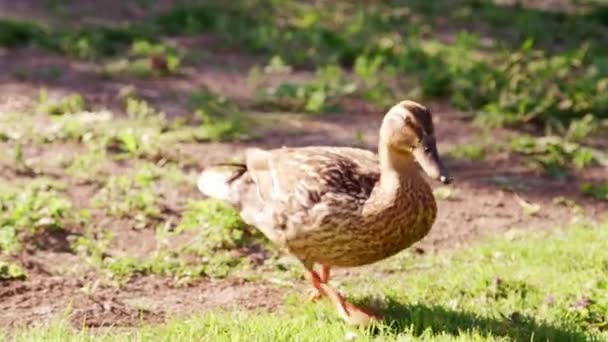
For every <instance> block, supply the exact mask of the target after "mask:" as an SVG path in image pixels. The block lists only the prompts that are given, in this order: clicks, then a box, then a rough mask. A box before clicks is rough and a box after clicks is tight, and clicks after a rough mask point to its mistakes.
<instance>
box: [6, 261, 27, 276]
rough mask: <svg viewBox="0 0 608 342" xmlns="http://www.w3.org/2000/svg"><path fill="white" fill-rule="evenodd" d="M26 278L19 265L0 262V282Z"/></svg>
mask: <svg viewBox="0 0 608 342" xmlns="http://www.w3.org/2000/svg"><path fill="white" fill-rule="evenodd" d="M26 276H27V275H26V274H25V272H24V271H23V269H21V267H19V265H17V264H14V263H9V262H5V261H2V260H0V281H2V280H23V279H25V278H26Z"/></svg>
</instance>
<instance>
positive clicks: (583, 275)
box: [13, 223, 608, 341]
mask: <svg viewBox="0 0 608 342" xmlns="http://www.w3.org/2000/svg"><path fill="white" fill-rule="evenodd" d="M607 238H608V224H607V223H604V224H599V225H596V226H595V227H590V226H584V225H579V226H574V227H569V228H568V229H565V230H560V231H557V232H553V233H532V234H531V233H529V232H521V233H518V232H511V233H509V234H508V235H506V236H502V237H497V238H495V239H493V240H490V241H486V242H483V243H480V244H478V245H476V246H474V247H472V248H470V249H467V250H464V251H457V252H452V253H442V254H439V255H436V256H423V257H415V256H413V255H410V254H408V253H402V254H401V255H399V256H397V257H395V258H392V259H389V260H388V261H385V262H383V263H381V264H379V265H378V266H377V267H376V268H378V269H380V270H387V269H392V270H393V271H397V272H391V273H383V275H382V276H381V277H377V276H374V277H370V275H369V274H367V273H365V272H364V273H358V275H354V276H351V277H350V278H347V280H346V282H345V283H343V285H342V286H341V287H342V288H343V290H344V291H345V292H346V293H348V294H349V297H351V298H352V299H354V300H355V301H356V302H359V303H362V304H364V305H370V304H372V305H375V306H376V307H379V308H381V309H382V310H383V312H384V313H385V315H386V317H387V319H386V320H385V321H384V322H382V323H380V324H379V325H377V326H375V327H372V328H368V329H356V328H351V327H348V326H347V325H345V324H344V323H342V322H341V321H340V320H339V319H338V317H337V316H336V314H335V313H334V311H333V309H332V308H330V307H329V305H328V304H327V303H319V304H304V305H302V302H301V299H300V298H299V297H301V296H302V294H298V295H295V296H292V297H291V299H290V300H289V301H288V303H287V304H286V308H285V309H284V312H277V313H262V312H257V313H253V312H242V311H240V312H236V311H235V312H230V311H228V312H210V313H207V314H204V315H201V316H195V317H192V318H189V319H185V320H184V319H175V320H170V321H169V322H168V323H166V324H161V325H153V326H144V327H142V328H140V329H137V330H132V331H123V332H120V331H87V330H82V331H74V330H72V329H71V328H69V327H68V326H66V325H64V324H61V323H57V324H55V325H51V326H50V327H39V328H33V329H27V330H21V331H16V332H15V334H14V336H13V337H14V338H15V340H17V341H20V340H31V339H34V340H42V339H44V340H56V339H59V340H74V341H88V340H91V339H95V340H112V341H117V340H148V339H154V340H159V339H160V340H171V341H191V340H213V341H234V340H251V338H252V336H255V338H254V340H260V341H261V340H276V341H285V340H301V341H308V340H342V339H347V340H350V339H355V340H364V341H365V340H404V339H406V340H407V339H412V338H415V339H421V340H440V341H444V340H445V341H452V340H454V341H470V340H475V341H477V340H479V341H486V340H488V341H494V340H516V341H524V340H526V341H587V340H597V341H600V340H604V339H606V338H608V278H607V270H608V255H607V254H606V253H605V246H604V241H606V239H607ZM565 279H567V281H565Z"/></svg>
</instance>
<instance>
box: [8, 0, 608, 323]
mask: <svg viewBox="0 0 608 342" xmlns="http://www.w3.org/2000/svg"><path fill="white" fill-rule="evenodd" d="M17 3H18V4H20V5H17ZM28 3H32V4H33V3H34V2H31V1H30V2H28V1H22V2H21V1H20V2H15V1H1V0H0V13H2V15H3V16H11V15H13V16H17V17H22V16H26V15H29V18H32V17H34V18H38V17H43V16H44V11H34V8H35V6H30V7H28V6H27V4H28ZM77 3H85V2H84V1H80V2H78V1H77ZM86 3H87V5H90V2H86ZM97 3H113V2H112V1H107V2H97ZM160 3H164V1H161V2H160ZM159 6H162V5H159ZM117 11H118V10H117ZM132 11H133V12H129V10H125V12H120V11H119V13H118V15H117V16H114V15H108V18H104V17H103V16H101V17H100V18H99V20H105V19H108V20H110V19H112V18H115V19H116V18H122V16H128V17H133V16H135V17H137V16H138V15H140V14H139V13H138V12H137V11H136V10H135V9H132ZM101 12H102V13H107V12H104V11H101ZM110 13H112V12H110ZM125 13H126V14H125ZM89 18H90V17H89ZM43 19H44V18H42V19H41V20H43ZM85 19H86V18H84V19H83V21H84V20H85ZM210 42H211V43H210ZM212 43H213V40H212V39H211V40H210V39H206V37H199V39H198V40H192V39H184V40H183V44H194V45H196V46H198V47H203V46H205V44H212ZM214 59H217V60H218V61H222V63H225V64H229V65H231V66H235V65H236V66H238V67H240V69H244V70H247V66H249V65H251V64H252V63H253V62H252V59H247V58H244V57H242V56H241V57H239V56H234V55H231V54H228V55H227V56H226V58H221V56H214ZM0 65H2V66H3V67H2V68H1V69H0V115H1V114H2V113H3V112H9V111H20V110H24V109H27V108H28V106H29V105H30V103H31V99H32V98H35V97H36V95H37V93H38V90H39V88H40V87H47V88H48V89H49V91H50V94H51V95H57V94H62V93H66V92H72V91H74V92H79V93H81V94H83V95H84V96H85V97H86V98H87V100H88V101H89V102H91V103H93V105H94V106H96V107H105V108H109V109H111V110H113V111H115V112H117V113H120V112H121V110H122V106H120V104H119V102H118V99H117V97H116V96H117V94H118V92H119V91H120V89H121V88H122V87H124V86H127V85H130V84H133V85H135V86H136V88H137V91H138V92H139V93H140V94H142V96H144V97H145V98H146V99H148V100H149V101H151V102H152V103H153V104H154V105H156V106H157V107H159V108H160V109H161V110H163V111H165V112H167V114H168V115H169V116H172V117H173V116H178V115H185V114H188V111H187V109H186V107H185V106H184V103H185V98H186V96H182V95H180V94H186V93H187V92H188V91H191V90H196V89H197V88H199V87H203V86H205V87H210V88H212V89H213V90H214V91H218V92H220V93H222V94H224V95H226V96H230V97H233V98H236V99H237V100H243V101H246V100H247V98H248V97H250V96H251V90H250V89H249V88H248V87H247V86H246V84H247V83H246V73H245V72H241V71H234V70H235V68H234V67H230V68H224V67H221V66H218V65H214V67H209V62H208V61H204V62H201V63H200V65H194V66H192V68H190V69H189V70H188V71H187V72H186V73H185V75H182V76H179V77H172V78H166V79H162V80H135V79H104V78H102V77H100V76H99V75H98V74H96V72H95V67H94V65H92V64H90V63H87V62H82V61H74V60H70V59H66V58H63V57H58V56H51V55H48V54H45V53H43V52H40V51H38V50H35V49H32V48H25V49H18V50H0ZM48 67H56V68H59V69H60V70H61V71H62V73H61V76H60V77H59V78H56V79H55V78H49V77H48V76H45V75H44V73H36V70H43V69H44V68H48ZM17 70H29V71H31V72H29V73H28V76H27V77H26V78H25V79H20V78H19V77H16V75H15V71H17ZM297 77H307V75H306V74H305V73H304V74H303V75H298V76H297ZM167 89H170V90H171V91H167ZM427 104H428V105H429V107H431V109H433V110H434V111H435V112H436V113H437V121H436V125H437V128H436V129H437V137H438V138H439V144H440V146H439V148H440V150H441V151H448V150H449V149H450V148H451V147H452V146H454V145H456V144H461V143H466V142H471V141H475V139H477V137H478V136H479V133H480V132H478V130H477V129H476V128H475V127H474V126H473V125H472V124H471V123H470V122H469V121H468V119H466V118H465V117H464V115H463V114H462V113H459V112H457V111H455V110H453V109H452V108H450V107H449V106H446V105H444V104H442V103H427ZM345 107H346V108H348V111H347V112H348V114H342V115H333V116H323V117H318V118H310V117H305V118H304V117H302V116H298V115H293V114H285V115H281V116H280V117H271V116H268V115H266V117H267V119H268V120H270V121H271V122H273V123H276V124H272V125H270V124H269V125H266V126H265V127H266V128H264V132H265V133H264V134H262V135H261V137H260V138H256V139H253V140H251V141H248V142H243V143H238V144H237V143H235V144H228V143H200V144H192V143H191V144H181V145H180V146H179V150H180V153H182V154H183V155H184V157H185V159H186V160H192V161H193V164H192V165H190V166H189V168H190V169H191V170H193V171H196V170H200V169H201V168H202V167H204V166H205V165H207V164H208V163H210V162H214V161H220V160H224V159H225V158H226V157H229V156H232V155H235V154H239V153H240V152H241V151H242V150H243V148H245V147H247V146H260V147H267V148H268V147H280V146H282V145H290V146H303V145H312V144H323V145H356V144H359V142H358V141H357V140H356V139H355V135H356V134H355V133H356V132H361V133H362V134H363V137H364V141H363V145H364V147H365V148H370V149H373V148H374V144H375V141H376V139H377V127H376V126H377V122H378V121H379V118H380V116H381V114H382V113H381V111H378V110H372V109H371V108H369V106H365V105H362V104H360V103H355V102H353V103H348V104H346V106H345ZM261 116H265V114H263V115H261ZM371 123H373V124H371ZM508 134H509V132H508V131H496V132H493V135H494V136H497V137H500V136H508ZM45 146H48V147H49V149H45V150H40V149H28V150H26V151H25V153H26V157H27V158H39V159H41V158H42V157H44V158H43V159H46V158H48V157H50V156H51V154H52V153H54V154H57V153H59V152H60V153H62V154H66V155H73V154H77V153H78V147H77V146H69V145H59V144H56V145H55V144H51V145H45ZM5 147H6V146H3V145H2V143H0V149H2V150H6V148H5ZM50 152H52V153H50ZM0 161H1V160H0ZM446 164H447V166H448V168H449V169H450V170H451V172H452V174H453V176H454V178H455V184H454V186H455V188H456V189H457V193H456V195H455V196H454V198H451V199H449V200H443V201H440V202H439V217H438V219H437V221H436V224H435V226H434V228H433V230H432V232H431V233H430V234H429V235H428V236H427V237H426V238H425V239H424V240H423V241H421V242H420V243H419V244H417V245H416V246H415V247H416V248H417V249H418V251H424V252H437V251H441V250H442V249H446V248H455V247H461V246H463V245H466V244H469V243H471V242H472V241H476V240H478V239H480V238H482V237H483V236H485V235H488V234H501V233H504V232H507V231H509V230H512V229H530V230H535V229H551V228H555V227H561V226H564V225H565V224H568V223H569V222H571V221H573V220H576V218H577V217H578V216H577V215H575V214H574V211H573V208H570V207H567V206H565V205H563V204H559V203H556V202H555V201H554V200H555V198H556V197H558V196H564V197H566V198H569V199H573V200H575V201H576V202H577V203H579V204H580V205H581V207H582V208H583V211H584V213H583V214H582V215H581V216H584V217H587V218H599V217H600V216H602V215H605V214H606V213H607V210H608V204H607V203H606V202H600V201H596V200H593V199H590V198H587V197H582V196H581V195H580V191H579V187H580V184H581V183H582V182H584V181H587V180H599V179H602V178H603V179H606V174H608V173H607V172H608V170H607V169H606V168H596V169H591V170H587V171H585V172H579V173H577V174H575V175H574V179H571V180H569V181H566V182H560V181H556V180H554V179H551V178H548V177H545V176H541V175H538V174H535V173H534V172H532V171H530V170H529V168H527V167H526V166H525V163H524V161H523V160H521V159H520V158H518V157H517V156H514V155H512V154H508V153H503V154H495V155H490V156H488V158H486V159H485V160H484V161H483V162H479V161H463V160H455V159H450V158H446ZM0 165H1V164H0ZM122 169H124V165H120V164H118V163H113V164H112V165H109V166H108V168H107V169H106V172H115V173H120V172H121V170H122ZM43 175H45V176H51V177H56V178H58V179H62V180H65V181H68V182H70V181H69V179H67V176H66V175H65V172H64V170H62V169H61V168H53V167H45V168H44V170H43ZM0 176H2V178H4V179H7V180H17V179H19V178H22V177H25V176H23V175H20V174H18V172H15V171H14V170H11V169H10V168H6V167H5V168H0ZM505 182H506V183H508V185H509V186H508V187H505V185H504V183H505ZM69 185H70V189H69V191H68V194H69V196H70V197H71V199H72V200H73V201H74V202H75V203H83V202H84V203H86V201H87V200H88V199H89V198H90V197H91V195H92V194H93V193H94V192H95V191H96V185H95V184H89V183H73V182H72V183H69ZM433 185H434V186H436V185H437V184H433ZM163 194H164V202H165V203H166V205H167V207H168V208H169V209H168V210H169V211H170V213H168V214H166V218H167V219H170V218H176V217H177V216H178V215H179V209H180V208H181V205H182V204H183V201H184V200H185V199H187V198H200V197H201V195H200V194H198V192H196V190H195V188H194V185H193V186H192V189H190V190H184V189H182V190H179V191H177V192H172V190H171V189H166V191H164V192H163ZM520 199H524V200H526V201H528V202H531V203H536V204H539V205H540V210H539V211H538V212H537V213H535V214H534V215H526V214H525V213H524V210H523V208H522V205H521V204H520ZM92 219H93V220H96V223H99V224H103V225H105V224H108V218H107V217H103V215H93V218H92ZM121 225H124V223H120V222H114V223H113V224H111V226H114V227H121ZM114 232H115V233H116V234H118V236H117V237H116V240H118V241H122V244H123V247H124V248H127V247H128V248H129V253H132V254H145V253H146V252H147V251H148V250H149V248H150V246H151V245H153V244H154V243H155V242H154V238H155V237H154V234H152V233H151V232H150V231H147V230H137V231H135V230H131V229H119V228H116V229H114ZM65 240H66V237H65V236H51V237H49V239H48V241H47V242H48V244H47V246H48V248H45V249H44V250H36V251H30V252H24V253H23V254H22V255H21V256H19V257H18V258H17V259H18V261H19V262H20V263H21V264H22V265H24V266H25V267H26V268H27V269H28V272H29V274H30V277H29V278H28V279H27V280H25V281H10V282H7V281H4V282H2V281H0V326H16V325H21V324H29V323H41V322H48V321H52V320H55V319H60V318H64V317H66V314H67V317H68V319H69V320H70V321H71V322H72V323H73V324H74V326H76V327H78V326H89V327H102V326H109V325H112V326H133V325H137V324H139V323H141V322H158V321H163V320H165V319H166V318H167V317H172V316H180V315H188V314H193V313H201V312H204V311H207V310H214V309H218V308H232V307H238V308H239V309H262V310H277V309H279V308H280V307H281V306H282V304H283V303H284V299H285V296H286V294H287V293H289V292H293V288H291V289H290V288H286V287H285V286H283V285H284V284H283V285H279V284H276V283H271V282H268V281H255V282H245V281H242V280H238V279H228V280H219V281H210V280H200V281H197V282H195V283H192V284H189V285H188V286H184V287H179V286H176V285H175V284H174V282H173V281H172V280H171V279H165V278H161V277H151V276H145V277H136V278H134V279H131V280H130V281H128V282H127V283H126V284H122V285H121V286H115V285H113V284H99V283H96V280H97V278H96V277H95V275H94V274H84V275H82V274H70V273H67V274H66V273H62V272H57V271H56V270H57V269H64V270H65V268H70V267H75V268H77V266H78V265H75V263H78V262H79V261H78V259H77V258H76V257H75V256H74V255H73V254H71V252H70V251H69V248H67V247H66V241H65ZM372 267H373V266H372ZM362 271H364V270H362ZM58 274H64V275H58ZM345 275H346V274H345V273H344V272H338V274H337V277H343V276H345ZM289 285H290V286H294V287H296V288H302V289H304V288H305V287H306V284H305V283H304V282H303V281H301V280H298V279H294V283H292V284H289ZM85 288H89V289H91V288H93V289H92V290H90V291H89V292H90V293H89V294H87V291H85V290H83V289H85ZM68 308H69V310H68ZM66 310H67V311H66Z"/></svg>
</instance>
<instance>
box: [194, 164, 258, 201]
mask: <svg viewBox="0 0 608 342" xmlns="http://www.w3.org/2000/svg"><path fill="white" fill-rule="evenodd" d="M246 173H247V165H246V164H244V163H219V164H215V165H212V166H210V167H208V168H207V169H205V170H203V172H201V174H200V175H199V176H198V180H197V187H198V190H199V191H200V192H202V193H203V194H204V195H205V196H208V197H211V198H215V199H220V200H224V201H228V202H235V201H236V200H238V199H237V198H235V196H238V195H237V193H238V189H237V184H236V183H238V182H237V181H238V180H239V179H241V178H242V177H243V175H245V174H246Z"/></svg>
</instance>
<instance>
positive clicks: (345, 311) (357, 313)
mask: <svg viewBox="0 0 608 342" xmlns="http://www.w3.org/2000/svg"><path fill="white" fill-rule="evenodd" d="M328 275H329V274H328ZM308 276H309V277H310V280H311V282H312V286H313V287H314V288H315V289H316V290H317V291H319V293H321V295H323V296H326V297H327V298H329V300H330V301H331V303H332V304H333V305H334V307H335V308H336V310H337V311H338V314H339V315H340V317H342V319H344V320H345V321H346V322H347V323H350V324H352V325H367V324H369V323H370V322H371V321H374V320H379V319H381V317H380V316H378V315H375V314H373V313H371V312H369V311H366V310H364V309H362V308H360V307H358V306H356V305H354V304H351V303H349V302H348V301H346V299H344V297H342V295H341V294H340V293H339V292H338V291H336V290H334V289H333V288H331V287H330V286H329V285H328V284H327V283H323V282H322V280H321V277H319V275H318V274H317V273H316V272H315V271H314V270H308Z"/></svg>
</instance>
